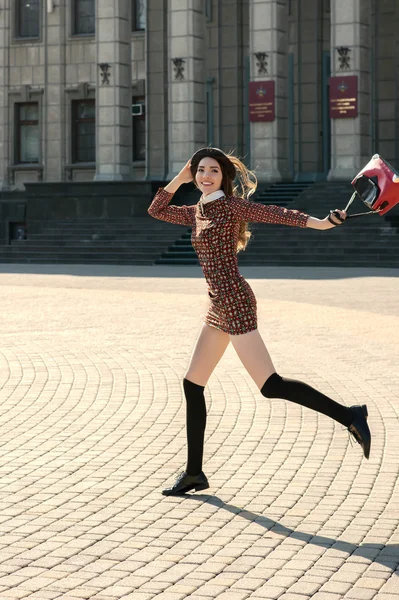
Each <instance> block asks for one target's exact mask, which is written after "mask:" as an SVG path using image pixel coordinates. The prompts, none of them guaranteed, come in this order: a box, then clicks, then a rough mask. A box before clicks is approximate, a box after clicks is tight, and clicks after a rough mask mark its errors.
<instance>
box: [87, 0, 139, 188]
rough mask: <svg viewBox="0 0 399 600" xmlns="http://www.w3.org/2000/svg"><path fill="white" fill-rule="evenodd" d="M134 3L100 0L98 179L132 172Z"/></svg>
mask: <svg viewBox="0 0 399 600" xmlns="http://www.w3.org/2000/svg"><path fill="white" fill-rule="evenodd" d="M131 4H132V3H131V2H126V0H114V1H113V2H109V0H98V1H97V13H96V48H97V52H96V57H97V93H96V175H95V179H96V180H107V181H123V180H130V179H131V175H132V65H131V54H132V49H131V37H132V34H131ZM100 65H101V67H100Z"/></svg>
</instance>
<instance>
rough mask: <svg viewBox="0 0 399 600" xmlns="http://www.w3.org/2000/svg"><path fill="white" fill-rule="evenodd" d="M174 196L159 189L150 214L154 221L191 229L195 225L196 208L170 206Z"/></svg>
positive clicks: (150, 208) (149, 210)
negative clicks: (157, 220) (186, 226)
mask: <svg viewBox="0 0 399 600" xmlns="http://www.w3.org/2000/svg"><path fill="white" fill-rule="evenodd" d="M172 197H173V194H171V193H170V192H166V191H165V190H164V188H159V190H158V191H157V193H156V194H155V196H154V199H153V201H152V202H151V205H150V207H149V209H148V213H149V214H150V215H151V216H152V217H154V219H160V220H161V221H168V222H169V223H174V224H175V225H188V226H189V227H191V226H192V225H194V223H195V206H175V205H173V204H172V205H169V202H170V201H171V199H172Z"/></svg>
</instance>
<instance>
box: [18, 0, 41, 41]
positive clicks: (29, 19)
mask: <svg viewBox="0 0 399 600" xmlns="http://www.w3.org/2000/svg"><path fill="white" fill-rule="evenodd" d="M39 34H40V0H17V2H16V35H17V37H21V38H34V37H39Z"/></svg>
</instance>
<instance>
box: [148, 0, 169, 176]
mask: <svg viewBox="0 0 399 600" xmlns="http://www.w3.org/2000/svg"><path fill="white" fill-rule="evenodd" d="M167 11H168V2H167V0H161V1H160V0H147V31H146V35H147V44H146V87H147V95H146V103H147V115H148V116H147V165H146V167H147V173H146V178H147V179H150V180H151V179H155V180H156V179H159V180H164V179H166V177H167V174H168V170H169V165H168V68H169V65H168V63H169V61H168V46H167V44H168V30H167Z"/></svg>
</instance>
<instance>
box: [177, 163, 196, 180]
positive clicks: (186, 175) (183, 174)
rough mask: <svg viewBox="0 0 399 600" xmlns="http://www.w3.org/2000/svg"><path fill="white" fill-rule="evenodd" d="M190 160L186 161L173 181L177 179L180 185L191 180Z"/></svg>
mask: <svg viewBox="0 0 399 600" xmlns="http://www.w3.org/2000/svg"><path fill="white" fill-rule="evenodd" d="M190 167H191V160H188V161H187V162H186V164H185V165H184V167H183V168H182V170H181V171H180V173H178V174H177V175H176V177H175V179H178V180H179V181H180V183H190V181H192V180H193V176H192V174H191V168H190Z"/></svg>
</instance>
